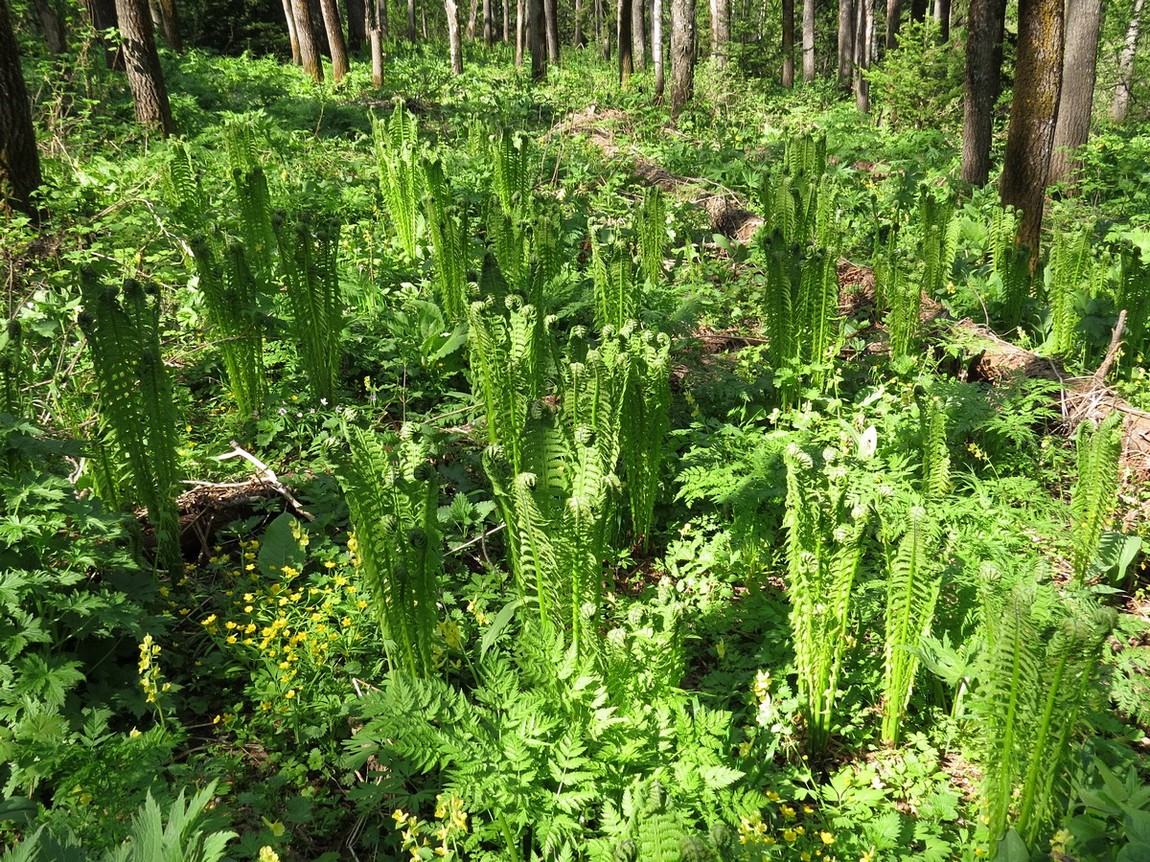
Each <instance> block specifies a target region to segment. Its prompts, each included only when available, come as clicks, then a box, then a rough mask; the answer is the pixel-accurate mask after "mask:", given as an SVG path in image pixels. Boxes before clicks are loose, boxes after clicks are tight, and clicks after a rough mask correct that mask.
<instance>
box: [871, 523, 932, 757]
mask: <svg viewBox="0 0 1150 862" xmlns="http://www.w3.org/2000/svg"><path fill="white" fill-rule="evenodd" d="M935 542H936V536H935V525H934V524H933V523H932V522H931V521H929V519H928V516H927V514H926V511H925V510H924V509H922V508H921V507H917V506H916V507H913V508H912V509H911V511H910V520H909V523H908V524H907V528H906V532H905V533H904V534H903V537H902V540H901V541H900V542H899V545H898V549H897V551H896V552H895V553H894V554H893V556H890V557H889V566H888V574H887V593H886V637H885V641H884V651H883V705H882V739H883V741H884V742H887V743H890V744H892V745H893V744H895V743H897V742H898V739H899V733H900V730H901V726H902V719H903V716H904V715H905V714H906V708H907V704H908V703H909V702H910V695H911V691H912V689H913V687H914V678H915V674H916V673H917V672H918V664H919V659H918V654H917V652H916V650H917V649H918V646H919V641H920V640H921V639H922V638H923V637H924V636H925V635H927V634H928V633H929V632H930V625H931V622H932V620H933V618H934V606H935V603H936V602H937V601H938V594H939V590H940V588H941V585H942V578H941V572H940V570H939V568H938V566H937V565H936V564H935V562H934V547H935Z"/></svg>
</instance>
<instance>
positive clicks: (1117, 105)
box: [1110, 0, 1145, 123]
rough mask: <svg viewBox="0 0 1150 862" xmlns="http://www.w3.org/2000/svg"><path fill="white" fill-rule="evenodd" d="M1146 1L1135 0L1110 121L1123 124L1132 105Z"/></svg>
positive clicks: (1119, 68) (1111, 105)
mask: <svg viewBox="0 0 1150 862" xmlns="http://www.w3.org/2000/svg"><path fill="white" fill-rule="evenodd" d="M1144 2H1145V0H1134V9H1133V11H1132V12H1131V13H1130V24H1129V26H1127V28H1126V40H1125V41H1124V42H1123V44H1122V53H1121V54H1120V55H1119V57H1118V86H1117V87H1115V88H1114V101H1113V102H1111V103H1110V119H1111V120H1113V121H1114V122H1115V123H1122V122H1123V121H1125V119H1126V108H1127V107H1128V106H1129V104H1130V90H1131V88H1132V85H1133V83H1134V54H1135V52H1136V51H1137V50H1138V34H1139V32H1140V30H1141V27H1142V6H1143V4H1144Z"/></svg>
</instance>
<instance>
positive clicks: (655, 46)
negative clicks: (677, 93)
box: [651, 0, 667, 105]
mask: <svg viewBox="0 0 1150 862" xmlns="http://www.w3.org/2000/svg"><path fill="white" fill-rule="evenodd" d="M651 62H652V64H654V66H655V104H656V105H661V104H663V91H664V90H665V89H666V87H667V82H666V75H665V74H664V71H663V0H652V3H651Z"/></svg>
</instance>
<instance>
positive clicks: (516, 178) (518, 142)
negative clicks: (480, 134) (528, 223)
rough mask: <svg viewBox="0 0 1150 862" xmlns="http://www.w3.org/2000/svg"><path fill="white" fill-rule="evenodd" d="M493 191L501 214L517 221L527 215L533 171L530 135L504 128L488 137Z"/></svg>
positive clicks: (532, 148) (530, 198) (529, 211)
mask: <svg viewBox="0 0 1150 862" xmlns="http://www.w3.org/2000/svg"><path fill="white" fill-rule="evenodd" d="M491 157H492V161H491V164H492V168H493V169H494V185H495V194H496V197H498V198H499V206H500V208H501V209H502V210H503V214H504V215H505V216H507V217H508V218H509V219H512V220H513V221H516V222H519V221H521V220H525V219H527V218H528V217H529V215H530V213H531V206H532V197H533V196H532V191H533V186H534V175H535V172H536V171H535V164H534V162H535V153H534V147H532V145H531V139H530V138H529V137H528V136H527V135H526V134H524V133H523V132H521V131H510V130H503V131H500V132H499V133H498V134H497V135H495V136H494V137H493V138H492V140H491Z"/></svg>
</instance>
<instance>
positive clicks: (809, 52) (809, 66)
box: [803, 0, 815, 83]
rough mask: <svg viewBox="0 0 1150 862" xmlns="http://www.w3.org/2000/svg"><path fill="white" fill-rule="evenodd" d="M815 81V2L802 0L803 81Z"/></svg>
mask: <svg viewBox="0 0 1150 862" xmlns="http://www.w3.org/2000/svg"><path fill="white" fill-rule="evenodd" d="M814 79H815V0H803V80H804V81H806V82H808V83H809V82H810V81H813V80H814Z"/></svg>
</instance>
